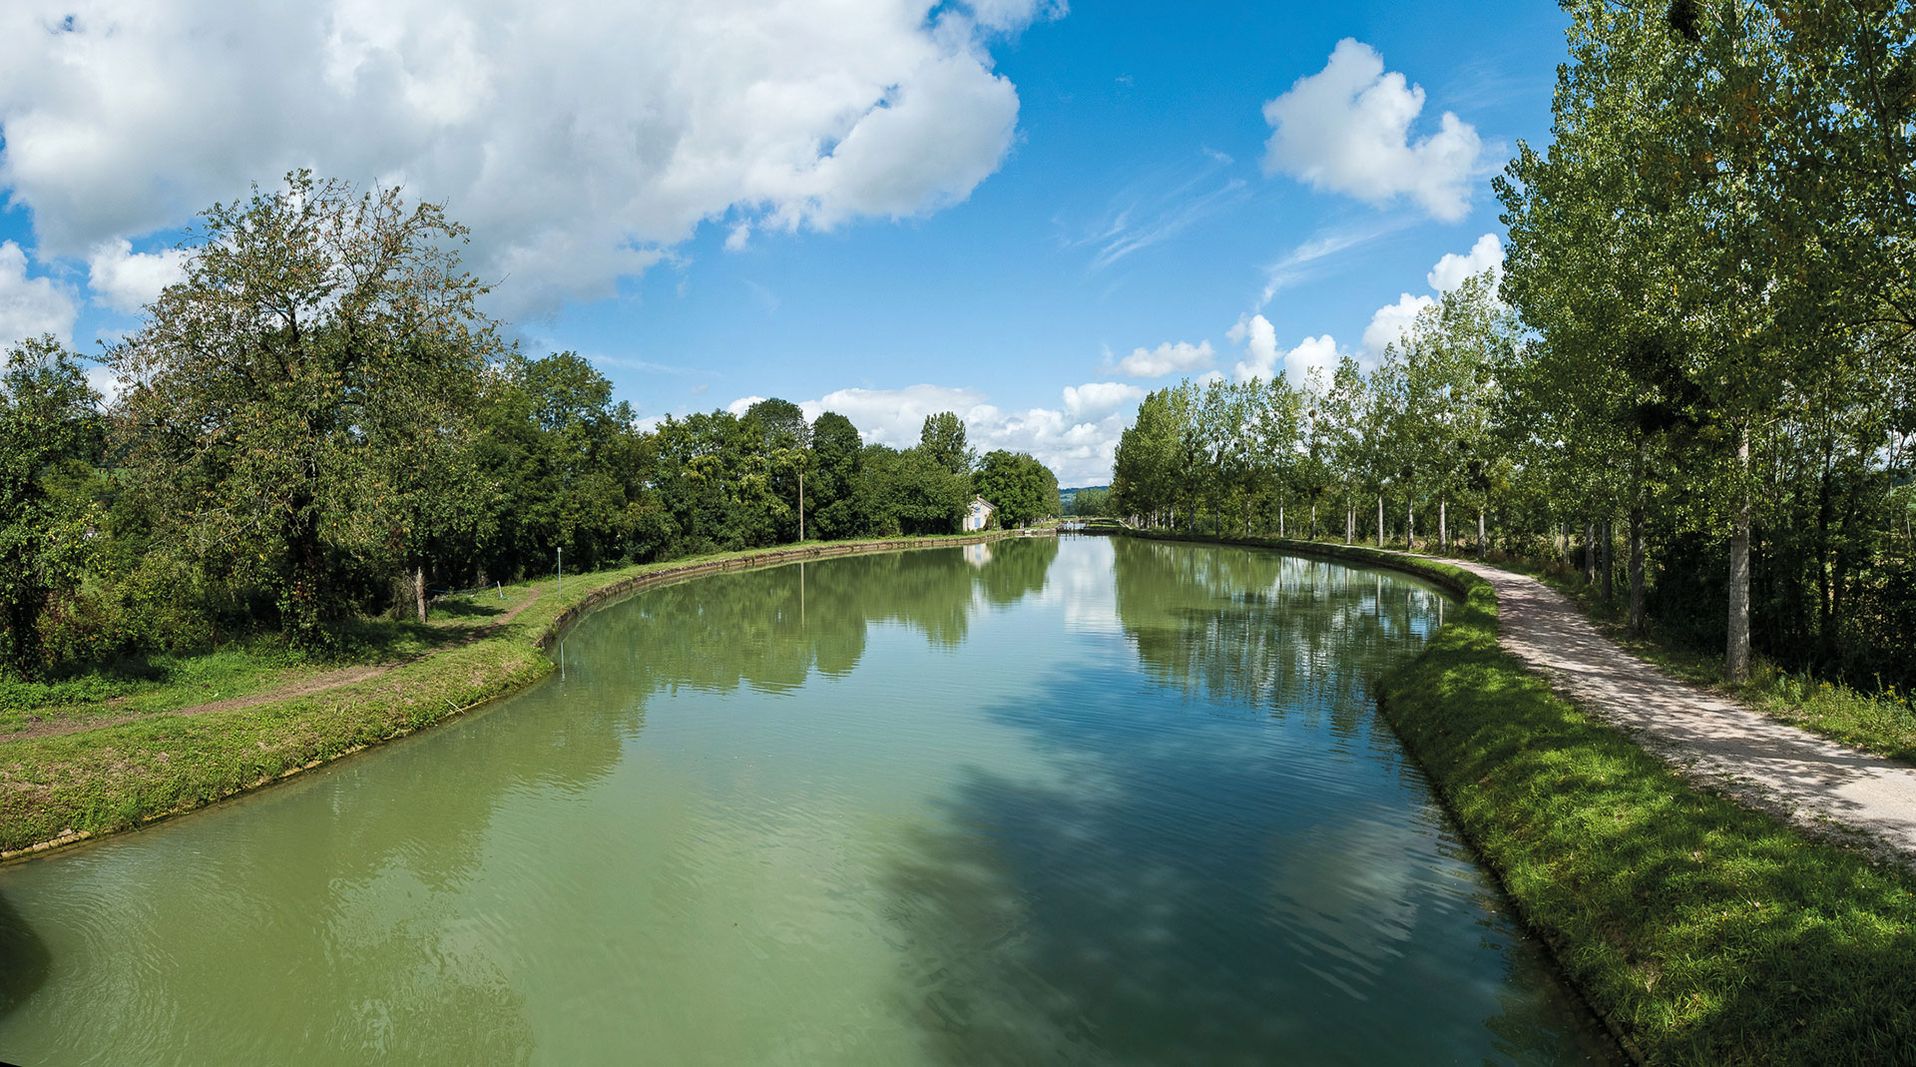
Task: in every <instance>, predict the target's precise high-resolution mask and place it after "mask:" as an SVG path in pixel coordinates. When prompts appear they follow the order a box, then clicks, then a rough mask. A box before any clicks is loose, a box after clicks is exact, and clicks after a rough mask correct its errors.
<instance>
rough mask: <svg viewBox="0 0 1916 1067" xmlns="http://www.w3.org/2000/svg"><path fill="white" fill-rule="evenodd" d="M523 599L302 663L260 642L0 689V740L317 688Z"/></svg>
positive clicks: (483, 622)
mask: <svg viewBox="0 0 1916 1067" xmlns="http://www.w3.org/2000/svg"><path fill="white" fill-rule="evenodd" d="M530 595H531V586H529V585H527V584H524V583H522V584H520V585H517V586H509V587H506V588H505V589H503V590H500V591H497V592H494V591H487V592H486V593H484V594H483V595H480V594H470V595H465V596H458V597H447V598H442V599H441V600H438V601H435V602H434V606H433V615H432V620H431V621H430V622H428V623H426V624H423V625H422V624H420V623H417V622H414V621H410V620H406V621H394V620H391V619H364V620H361V621H359V622H358V623H357V624H356V625H355V626H354V627H353V629H352V631H351V632H350V633H349V634H348V635H346V636H347V640H346V641H345V642H344V646H345V648H344V651H343V652H341V653H340V654H338V655H335V656H332V657H328V658H315V657H309V656H306V655H304V654H302V653H300V652H298V651H296V650H294V649H292V648H289V647H287V646H286V645H285V644H284V643H282V642H279V641H276V640H272V639H267V638H261V639H256V640H251V641H244V642H237V643H234V644H232V645H228V646H225V647H222V648H219V649H216V650H214V651H211V652H204V653H198V654H194V655H153V656H143V657H139V658H136V659H127V660H122V661H120V662H118V663H114V664H110V665H108V666H106V667H104V668H101V669H99V670H96V671H94V672H92V673H88V674H84V675H81V676H78V677H74V678H66V679H58V680H54V681H45V682H29V681H20V680H14V679H0V734H7V733H13V732H16V731H20V730H26V729H29V728H32V727H35V726H37V725H39V724H42V723H50V724H53V725H55V726H56V727H58V728H60V729H71V728H73V727H76V726H83V725H85V724H86V723H88V722H91V721H99V720H112V719H121V718H126V717H128V716H138V715H147V714H158V713H164V712H170V711H175V710H178V709H180V708H186V707H191V706H194V705H198V704H206V703H210V702H213V701H219V700H231V699H235V698H243V697H247V696H251V695H253V694H256V693H261V692H265V691H268V690H271V689H276V688H279V687H282V686H285V685H287V684H289V683H296V682H300V681H305V680H310V679H314V678H319V677H322V676H325V675H327V674H328V673H331V672H335V671H338V670H340V669H341V668H350V667H354V666H368V665H374V664H385V663H394V662H400V661H404V660H408V659H413V658H415V657H418V656H421V655H425V654H426V653H428V652H431V651H433V650H434V649H437V648H443V647H446V646H448V645H452V644H456V643H458V642H459V641H462V640H467V639H470V638H471V636H472V635H473V633H474V632H475V631H478V630H481V629H483V628H484V627H485V626H487V625H489V624H490V623H491V622H492V621H493V620H494V618H495V617H497V616H499V615H501V614H503V613H504V612H505V611H507V610H509V609H511V608H512V607H514V606H515V605H517V604H518V603H520V602H522V601H523V600H525V599H526V598H527V597H528V596H530Z"/></svg>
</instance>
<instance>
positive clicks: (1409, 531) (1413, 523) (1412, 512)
mask: <svg viewBox="0 0 1916 1067" xmlns="http://www.w3.org/2000/svg"><path fill="white" fill-rule="evenodd" d="M1404 551H1406V552H1415V551H1417V505H1416V504H1414V503H1412V502H1411V499H1410V497H1408V496H1406V497H1405V498H1404Z"/></svg>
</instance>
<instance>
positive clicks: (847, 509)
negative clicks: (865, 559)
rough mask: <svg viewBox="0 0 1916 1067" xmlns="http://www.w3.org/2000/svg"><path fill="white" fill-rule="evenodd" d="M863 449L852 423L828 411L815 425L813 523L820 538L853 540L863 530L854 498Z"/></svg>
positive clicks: (812, 483)
mask: <svg viewBox="0 0 1916 1067" xmlns="http://www.w3.org/2000/svg"><path fill="white" fill-rule="evenodd" d="M862 449H863V444H862V442H861V441H860V439H859V436H858V427H856V426H853V425H852V420H850V419H848V418H846V417H845V416H843V415H840V414H838V413H837V412H835V411H827V412H824V413H823V414H821V415H819V416H818V418H817V419H816V420H815V421H813V423H812V469H813V471H814V472H815V473H814V474H813V476H812V481H811V499H812V522H813V525H814V527H815V528H816V530H817V533H818V536H820V537H823V538H828V539H829V538H840V537H851V536H854V535H856V534H857V533H859V532H860V531H861V530H862V529H863V528H864V525H865V524H864V522H863V520H862V518H861V516H860V515H859V513H858V504H857V500H856V499H855V498H854V496H853V490H854V488H855V486H856V484H857V481H858V473H859V468H860V456H861V453H862Z"/></svg>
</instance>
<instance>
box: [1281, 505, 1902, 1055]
mask: <svg viewBox="0 0 1916 1067" xmlns="http://www.w3.org/2000/svg"><path fill="white" fill-rule="evenodd" d="M1265 543H1270V542H1265ZM1276 544H1277V545H1278V546H1279V547H1283V548H1286V549H1288V550H1294V551H1307V552H1311V553H1314V554H1318V555H1326V556H1337V557H1342V558H1349V559H1352V560H1355V561H1359V562H1386V563H1388V564H1389V565H1390V566H1393V567H1396V568H1400V569H1405V570H1409V571H1412V572H1414V573H1419V574H1424V575H1426V576H1428V577H1430V578H1432V579H1433V580H1436V581H1440V582H1442V583H1444V584H1445V585H1448V586H1450V587H1452V588H1453V589H1458V590H1460V591H1462V593H1463V594H1464V596H1465V607H1464V610H1462V611H1460V612H1458V613H1456V614H1454V615H1452V616H1451V617H1450V620H1449V624H1448V625H1446V626H1445V627H1444V628H1443V629H1442V630H1440V631H1439V632H1438V633H1437V634H1436V635H1435V636H1434V637H1433V638H1432V640H1431V642H1430V644H1429V646H1428V648H1427V649H1426V651H1425V653H1424V654H1423V655H1421V656H1419V657H1418V658H1416V659H1414V660H1412V661H1410V662H1409V663H1407V664H1405V665H1404V666H1402V667H1400V668H1399V669H1398V670H1396V671H1395V672H1394V673H1393V674H1391V675H1389V676H1388V677H1386V678H1384V679H1383V680H1382V681H1381V683H1380V686H1379V688H1380V696H1381V700H1382V704H1383V707H1384V711H1385V714H1386V716H1387V717H1388V718H1389V720H1390V721H1391V723H1392V725H1393V726H1394V727H1395V729H1396V731H1397V733H1398V735H1399V737H1401V738H1402V739H1403V742H1404V745H1405V747H1406V748H1407V749H1408V750H1409V751H1410V752H1411V754H1412V755H1413V756H1414V757H1415V758H1416V759H1417V761H1418V763H1419V764H1421V765H1422V766H1423V768H1424V770H1425V772H1426V773H1427V774H1428V775H1429V777H1430V778H1431V780H1432V782H1433V783H1434V785H1435V787H1436V789H1437V791H1438V793H1439V795H1440V796H1441V797H1442V798H1443V800H1444V803H1445V804H1446V806H1447V807H1448V808H1449V809H1450V811H1451V813H1452V815H1453V816H1454V817H1455V819H1456V821H1457V824H1458V826H1459V828H1460V829H1461V831H1462V832H1463V834H1464V836H1465V837H1466V838H1467V839H1468V840H1469V841H1470V842H1471V843H1472V845H1473V846H1474V847H1475V848H1476V849H1477V851H1478V853H1479V854H1480V855H1481V856H1482V858H1483V859H1484V861H1485V862H1486V864H1487V865H1488V866H1489V867H1490V868H1491V870H1492V871H1494V872H1495V873H1496V874H1497V876H1498V877H1499V879H1500V880H1501V881H1502V883H1503V885H1504V886H1505V888H1506V890H1507V892H1508V894H1509V896H1510V898H1511V899H1512V901H1513V902H1514V903H1515V905H1516V907H1517V908H1518V910H1519V911H1520V912H1521V913H1522V915H1523V916H1524V918H1525V920H1526V921H1527V922H1528V924H1529V925H1530V926H1531V928H1532V929H1533V930H1534V931H1536V932H1537V934H1538V935H1539V936H1541V937H1542V938H1543V939H1544V940H1545V941H1547V942H1548V943H1549V944H1550V945H1551V946H1552V949H1553V951H1554V953H1555V955H1556V957H1557V959H1558V961H1559V962H1560V964H1561V965H1562V967H1563V968H1564V970H1565V972H1566V974H1567V975H1568V977H1569V978H1570V980H1571V981H1572V982H1574V983H1575V984H1576V986H1577V987H1578V988H1579V989H1580V990H1581V991H1582V992H1583V994H1584V995H1585V997H1586V998H1587V999H1588V1001H1589V1002H1590V1003H1591V1005H1592V1006H1593V1007H1595V1008H1596V1009H1597V1011H1598V1012H1599V1013H1600V1014H1601V1015H1602V1016H1604V1018H1605V1020H1606V1022H1608V1023H1609V1025H1610V1026H1611V1027H1612V1029H1613V1030H1614V1031H1615V1032H1617V1033H1618V1034H1619V1035H1620V1036H1621V1037H1622V1038H1623V1039H1624V1040H1625V1041H1626V1042H1627V1043H1628V1044H1629V1045H1630V1046H1631V1047H1632V1049H1633V1051H1635V1052H1637V1053H1639V1054H1640V1055H1641V1056H1642V1057H1644V1058H1645V1059H1648V1060H1650V1061H1652V1062H1659V1063H1661V1062H1670V1063H1808V1062H1816V1063H1889V1062H1912V1061H1916V970H1913V969H1912V968H1911V967H1910V966H1909V963H1910V961H1911V960H1912V959H1916V878H1912V876H1911V875H1910V873H1909V872H1907V871H1906V870H1904V869H1902V868H1887V867H1881V866H1876V865H1873V864H1872V863H1871V862H1869V861H1868V860H1867V859H1865V858H1864V857H1862V856H1861V855H1859V854H1857V853H1854V852H1850V851H1848V850H1846V849H1843V848H1841V847H1838V846H1834V845H1829V844H1824V843H1821V842H1816V841H1811V840H1809V839H1807V838H1805V837H1804V836H1803V835H1801V834H1799V833H1797V832H1796V831H1794V830H1792V829H1791V828H1789V827H1788V826H1786V825H1784V824H1782V823H1780V822H1778V821H1777V820H1775V819H1773V818H1770V817H1769V816H1766V815H1762V814H1758V813H1756V812H1752V811H1749V810H1747V809H1744V808H1742V807H1739V806H1738V805H1736V804H1734V803H1732V802H1730V801H1729V800H1727V799H1724V798H1722V797H1719V796H1717V795H1714V794H1712V793H1708V792H1704V791H1701V790H1698V789H1696V788H1694V787H1692V786H1691V785H1689V784H1688V783H1687V782H1685V781H1684V780H1683V779H1681V778H1679V777H1678V776H1677V775H1676V774H1675V773H1673V772H1672V771H1671V770H1670V769H1669V768H1668V767H1667V766H1666V765H1665V764H1664V763H1663V762H1662V761H1660V760H1658V759H1657V758H1655V757H1654V756H1651V755H1649V754H1648V753H1646V752H1645V751H1644V750H1643V749H1641V748H1640V747H1638V746H1637V745H1636V744H1634V743H1633V742H1631V741H1630V740H1629V739H1628V738H1626V737H1625V736H1623V735H1622V734H1620V733H1618V732H1617V731H1616V730H1614V729H1611V728H1610V727H1608V726H1606V725H1604V724H1603V723H1601V722H1599V721H1597V720H1595V719H1593V718H1591V717H1590V716H1588V715H1585V714H1584V713H1582V712H1580V711H1579V710H1578V709H1577V708H1575V707H1574V706H1572V705H1571V704H1569V703H1567V702H1566V701H1564V700H1562V699H1561V698H1559V697H1557V696H1556V695H1555V694H1553V693H1552V692H1551V691H1550V689H1549V687H1548V686H1547V685H1545V684H1544V682H1543V681H1542V680H1541V679H1539V678H1538V677H1537V676H1535V675H1533V674H1531V673H1530V672H1528V671H1526V670H1525V669H1524V668H1523V666H1522V664H1520V663H1519V662H1518V661H1517V660H1515V659H1514V658H1512V657H1511V656H1510V655H1508V654H1507V653H1505V652H1504V651H1502V649H1500V648H1499V647H1498V644H1497V604H1496V598H1495V595H1494V594H1493V593H1492V591H1491V589H1490V586H1489V585H1488V584H1487V583H1485V582H1483V581H1481V580H1479V579H1477V578H1476V577H1474V576H1473V575H1470V574H1469V573H1468V572H1465V571H1462V570H1460V569H1458V568H1455V567H1450V566H1447V565H1443V564H1432V563H1424V562H1421V561H1417V560H1410V559H1406V558H1405V557H1402V556H1396V555H1394V554H1382V555H1380V554H1379V553H1378V552H1377V551H1376V550H1374V549H1362V548H1360V549H1345V548H1344V547H1343V546H1337V545H1323V544H1311V545H1303V544H1295V543H1276Z"/></svg>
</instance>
